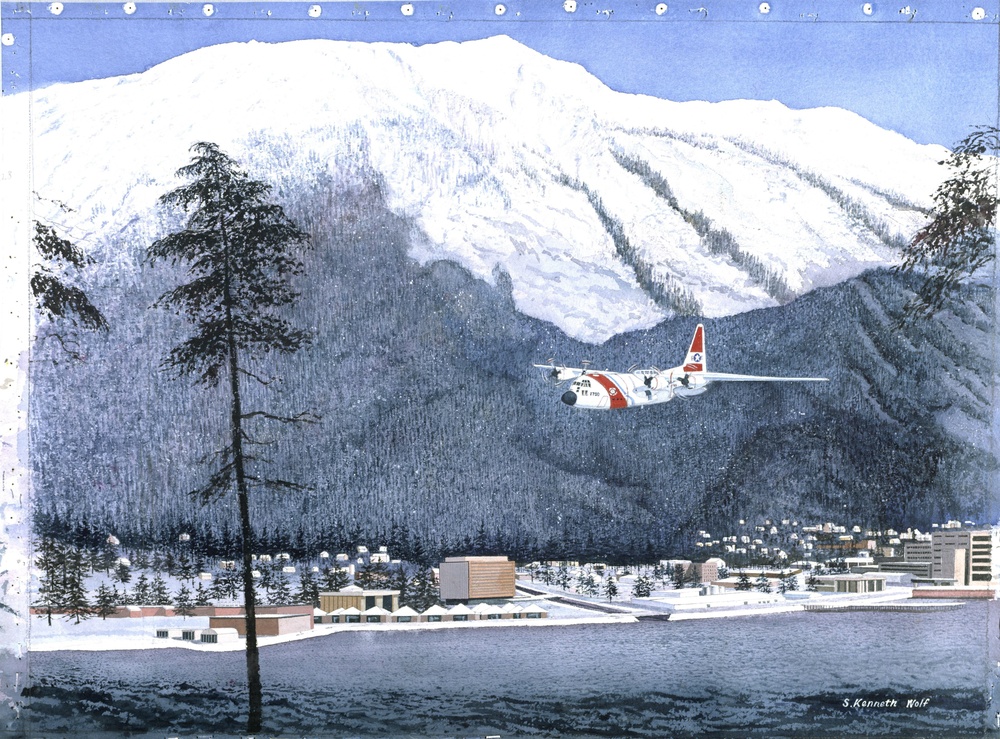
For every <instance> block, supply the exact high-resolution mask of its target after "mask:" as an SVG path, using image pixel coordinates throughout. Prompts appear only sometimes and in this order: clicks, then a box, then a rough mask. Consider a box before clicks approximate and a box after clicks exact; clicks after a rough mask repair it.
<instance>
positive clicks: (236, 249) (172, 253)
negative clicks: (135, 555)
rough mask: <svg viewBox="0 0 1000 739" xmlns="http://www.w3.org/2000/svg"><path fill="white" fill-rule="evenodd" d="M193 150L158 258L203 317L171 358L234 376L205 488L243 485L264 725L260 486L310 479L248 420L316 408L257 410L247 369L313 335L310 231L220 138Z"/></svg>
mask: <svg viewBox="0 0 1000 739" xmlns="http://www.w3.org/2000/svg"><path fill="white" fill-rule="evenodd" d="M192 151H194V153H195V156H194V158H193V159H192V161H191V163H190V164H189V165H187V166H185V167H183V168H182V169H180V170H179V171H178V176H179V177H182V178H184V179H186V180H189V181H190V182H189V184H186V185H183V186H181V187H179V188H177V189H176V190H173V191H172V192H169V193H167V194H166V195H164V196H163V197H162V198H161V202H163V203H165V204H168V205H173V206H177V207H180V208H182V209H183V210H185V211H186V212H188V213H189V214H190V215H189V219H188V223H187V226H186V228H184V229H183V230H182V231H179V232H176V233H173V234H170V235H168V236H165V237H163V238H161V239H159V240H157V241H156V242H155V243H154V244H153V245H152V246H151V247H150V248H149V261H150V262H151V263H155V262H157V261H160V260H166V261H168V262H171V263H173V264H177V263H182V264H186V265H188V267H189V269H190V271H191V273H192V277H193V279H192V280H191V281H190V282H189V283H187V284H184V285H181V286H180V287H177V288H175V289H174V290H171V291H169V292H167V293H166V294H164V295H163V296H162V297H161V298H160V300H159V301H158V304H159V305H162V306H167V307H172V308H174V309H177V310H178V311H180V312H182V313H184V314H186V316H187V317H188V318H189V319H190V320H191V321H192V322H193V323H194V325H195V333H194V335H193V336H191V337H190V338H189V339H188V340H186V341H184V342H183V343H181V344H180V345H178V346H176V347H175V348H174V349H173V350H172V351H171V352H170V355H169V357H168V359H167V360H166V362H165V365H166V367H167V368H169V369H171V370H174V371H176V372H177V373H178V374H181V375H189V376H194V377H196V378H197V379H198V381H199V382H200V383H202V384H205V385H209V386H216V385H217V384H218V383H219V381H220V379H223V378H224V379H225V380H226V381H227V382H228V393H227V395H228V403H227V404H228V408H227V409H226V411H225V415H226V417H227V418H228V422H229V433H228V440H227V444H226V446H225V449H224V451H223V453H222V461H221V465H220V467H219V468H218V469H217V470H216V471H215V472H214V473H213V474H212V475H211V477H210V478H209V481H208V483H207V484H206V485H205V486H204V487H202V488H201V489H200V490H198V491H196V493H197V495H198V496H199V497H200V498H201V499H202V500H203V501H204V502H209V501H212V500H215V499H216V498H218V497H220V496H222V495H225V494H227V493H229V492H232V491H234V490H235V493H236V497H237V503H238V507H239V516H240V540H241V547H242V556H243V570H242V571H243V600H244V604H245V608H246V616H247V639H246V662H247V682H248V700H249V713H248V719H247V733H250V734H257V733H259V732H260V730H261V722H262V711H263V708H262V706H263V689H262V685H261V678H260V655H259V651H258V646H257V628H256V600H257V597H256V585H255V583H254V580H253V576H252V571H253V563H252V561H251V557H252V552H253V527H252V523H251V520H250V490H251V487H252V486H255V485H258V486H259V485H265V486H269V487H273V488H278V489H285V490H295V489H301V486H300V485H297V484H295V483H292V482H289V481H287V480H283V479H269V478H267V477H265V476H264V475H262V474H260V473H258V472H257V471H256V470H255V469H253V467H254V463H255V462H256V461H257V460H254V459H253V458H252V457H251V456H250V455H248V454H247V453H246V452H245V444H246V443H247V442H249V441H251V439H250V437H249V436H248V433H247V429H246V427H247V425H248V424H250V423H251V422H256V421H258V420H264V419H269V420H274V421H279V422H282V423H296V422H299V421H311V420H315V418H314V417H311V416H309V415H308V414H299V415H298V416H294V417H287V416H279V415H273V414H271V413H268V412H265V411H261V410H253V411H248V410H247V409H245V408H244V402H245V401H244V396H245V392H244V389H243V387H242V385H243V381H244V380H245V379H250V380H255V381H258V382H260V383H261V384H262V385H265V386H266V384H267V381H265V380H263V379H262V378H260V377H258V376H257V375H256V374H254V373H253V372H252V371H251V370H250V368H249V366H248V362H249V361H250V359H251V357H260V356H263V355H266V354H270V353H272V352H281V353H285V354H288V353H292V352H295V351H297V350H299V349H300V348H302V347H304V346H305V345H306V344H307V343H308V341H309V336H308V334H307V333H306V332H305V331H302V330H300V329H297V328H294V327H293V326H292V325H291V324H290V323H288V321H287V320H286V319H285V318H283V317H282V316H281V315H280V311H281V309H283V308H284V307H286V306H288V305H289V304H291V303H292V302H294V300H295V298H296V297H297V294H296V293H295V291H294V290H293V289H292V287H291V280H292V279H293V278H294V277H295V276H296V275H298V274H299V273H300V272H301V271H302V264H301V262H300V261H299V260H298V259H297V258H296V256H295V254H294V252H293V248H294V247H296V246H300V245H304V244H305V242H306V241H307V239H308V237H307V236H306V234H305V233H303V232H302V231H300V230H299V229H298V228H297V227H296V226H295V225H294V224H293V223H292V222H291V221H290V220H289V219H288V218H287V217H286V216H285V213H284V211H283V210H282V209H281V208H280V207H279V206H277V205H273V204H271V203H268V202H267V200H266V198H267V196H268V195H269V191H270V187H269V186H268V185H266V184H264V183H263V182H260V181H256V180H252V179H250V178H249V177H248V176H247V175H246V174H245V173H244V172H243V171H241V170H240V169H239V167H238V165H237V163H236V162H235V161H234V160H233V159H231V158H230V157H228V156H227V155H226V154H224V153H223V152H222V151H220V149H219V147H218V146H217V145H215V144H212V143H208V142H201V143H198V144H195V145H194V146H193V147H192Z"/></svg>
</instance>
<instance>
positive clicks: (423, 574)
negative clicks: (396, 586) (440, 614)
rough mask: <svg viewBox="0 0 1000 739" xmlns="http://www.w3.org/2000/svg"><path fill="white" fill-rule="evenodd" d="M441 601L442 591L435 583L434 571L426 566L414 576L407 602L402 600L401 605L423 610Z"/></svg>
mask: <svg viewBox="0 0 1000 739" xmlns="http://www.w3.org/2000/svg"><path fill="white" fill-rule="evenodd" d="M440 602H441V596H440V592H439V590H438V588H437V586H435V585H434V572H433V571H432V570H431V568H430V567H424V568H422V569H420V570H418V571H417V574H416V575H414V576H413V580H412V582H411V583H410V588H409V591H408V593H407V602H406V603H403V601H402V600H401V601H400V605H408V606H410V608H413V609H415V610H417V611H421V612H423V611H426V610H427V609H428V608H430V607H431V606H434V605H437V604H439V603H440Z"/></svg>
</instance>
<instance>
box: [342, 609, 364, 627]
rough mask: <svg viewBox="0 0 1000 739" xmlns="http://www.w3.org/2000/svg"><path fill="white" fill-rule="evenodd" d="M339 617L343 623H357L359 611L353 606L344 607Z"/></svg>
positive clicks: (359, 616)
mask: <svg viewBox="0 0 1000 739" xmlns="http://www.w3.org/2000/svg"><path fill="white" fill-rule="evenodd" d="M340 618H341V620H342V621H343V623H345V624H359V623H361V611H360V610H358V609H357V608H354V607H353V606H352V607H351V608H345V609H343V611H342V612H341V614H340Z"/></svg>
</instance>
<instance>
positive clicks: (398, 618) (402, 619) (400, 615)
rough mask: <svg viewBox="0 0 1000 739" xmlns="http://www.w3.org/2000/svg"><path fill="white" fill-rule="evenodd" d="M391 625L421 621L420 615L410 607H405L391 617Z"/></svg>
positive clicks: (394, 612)
mask: <svg viewBox="0 0 1000 739" xmlns="http://www.w3.org/2000/svg"><path fill="white" fill-rule="evenodd" d="M389 621H390V623H394V624H408V623H413V622H417V621H420V614H419V613H417V612H416V611H414V610H413V609H412V608H410V607H409V606H403V607H402V608H400V609H399V610H397V611H393V612H392V614H391V615H390V616H389Z"/></svg>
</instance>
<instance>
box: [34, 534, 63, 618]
mask: <svg viewBox="0 0 1000 739" xmlns="http://www.w3.org/2000/svg"><path fill="white" fill-rule="evenodd" d="M35 566H36V567H38V569H40V570H41V571H42V575H41V578H40V580H39V583H38V599H37V600H36V601H35V607H36V608H43V609H45V613H46V615H47V616H48V623H49V626H51V625H52V613H53V611H54V612H57V613H58V612H59V611H60V610H61V609H62V606H63V603H64V602H65V599H66V597H65V590H64V588H63V585H62V584H63V581H64V576H63V571H64V570H65V568H66V550H65V549H64V548H63V547H62V546H60V544H59V542H58V541H56V540H55V539H51V538H49V537H45V538H43V539H42V540H41V541H40V542H39V543H38V546H37V548H36V550H35Z"/></svg>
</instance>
